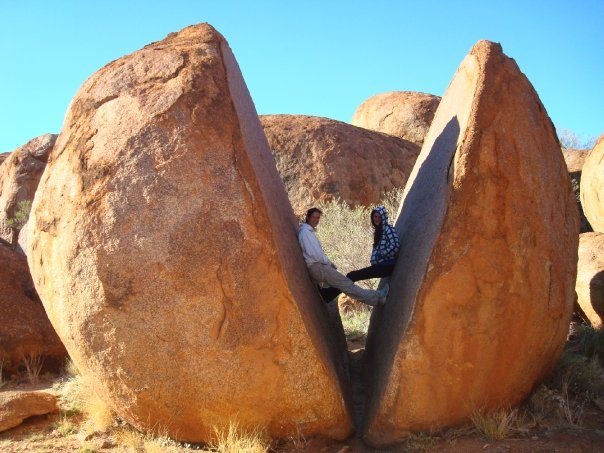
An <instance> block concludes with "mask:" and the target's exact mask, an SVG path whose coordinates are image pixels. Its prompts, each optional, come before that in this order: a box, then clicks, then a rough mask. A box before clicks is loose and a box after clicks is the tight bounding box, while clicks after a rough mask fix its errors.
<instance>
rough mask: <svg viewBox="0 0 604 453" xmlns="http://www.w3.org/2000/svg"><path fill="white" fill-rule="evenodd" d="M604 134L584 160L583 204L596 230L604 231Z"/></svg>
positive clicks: (582, 175)
mask: <svg viewBox="0 0 604 453" xmlns="http://www.w3.org/2000/svg"><path fill="white" fill-rule="evenodd" d="M603 194H604V135H603V136H601V137H600V138H599V139H598V141H597V142H596V144H595V146H594V147H593V148H592V150H591V151H590V152H589V154H588V155H587V157H586V158H585V161H584V162H583V172H582V174H581V205H582V206H583V211H584V212H585V216H586V217H587V220H589V223H590V224H591V226H592V228H593V229H594V231H598V232H600V233H604V195H603Z"/></svg>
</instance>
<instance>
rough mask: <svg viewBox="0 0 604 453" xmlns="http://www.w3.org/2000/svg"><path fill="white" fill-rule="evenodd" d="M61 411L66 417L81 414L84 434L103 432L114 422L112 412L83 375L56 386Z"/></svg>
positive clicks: (75, 376)
mask: <svg viewBox="0 0 604 453" xmlns="http://www.w3.org/2000/svg"><path fill="white" fill-rule="evenodd" d="M73 370H74V368H72V371H73ZM57 390H58V391H59V403H60V407H61V410H62V411H63V412H64V413H65V415H67V416H71V415H75V414H82V415H83V416H84V421H83V424H82V427H83V428H84V430H85V431H86V432H105V431H107V430H108V429H109V428H110V427H111V426H112V425H113V422H114V414H113V411H112V410H111V409H110V408H109V406H108V405H107V403H105V401H103V400H102V399H101V398H100V397H99V395H98V394H97V393H96V391H95V390H94V388H93V386H92V382H91V381H90V379H89V378H87V377H86V376H84V375H80V374H78V375H72V376H71V377H69V378H67V379H66V380H65V381H63V382H61V383H60V384H59V385H58V388H57Z"/></svg>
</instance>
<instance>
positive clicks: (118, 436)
mask: <svg viewBox="0 0 604 453" xmlns="http://www.w3.org/2000/svg"><path fill="white" fill-rule="evenodd" d="M114 437H115V441H116V443H117V445H119V446H121V447H125V448H127V449H130V450H133V451H141V452H145V453H176V452H182V451H187V449H186V448H181V447H180V445H179V444H178V443H177V442H175V441H174V440H172V439H170V438H168V436H167V435H162V434H156V435H151V434H142V433H139V432H138V431H134V430H133V429H129V428H126V429H120V430H118V431H116V433H115V436H114ZM198 451H200V450H198Z"/></svg>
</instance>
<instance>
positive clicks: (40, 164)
mask: <svg viewBox="0 0 604 453" xmlns="http://www.w3.org/2000/svg"><path fill="white" fill-rule="evenodd" d="M56 140H57V135H55V134H44V135H41V136H39V137H36V138H34V139H32V140H30V141H29V142H27V143H26V144H25V145H23V146H20V147H19V148H17V149H16V150H15V151H13V152H12V153H10V154H9V156H8V157H7V158H6V160H5V161H4V162H2V164H1V165H0V237H2V239H4V240H6V241H8V242H10V243H13V244H15V243H16V241H17V237H16V233H17V232H16V231H15V230H13V229H12V228H10V227H9V226H8V225H7V224H6V221H7V219H10V218H13V216H14V215H15V211H16V210H17V204H18V203H19V202H20V201H24V200H29V201H31V200H33V199H34V195H35V193H36V189H37V187H38V183H39V182H40V178H41V177H42V173H43V172H44V168H46V162H48V156H49V154H50V152H51V151H52V148H53V146H54V144H55V142H56Z"/></svg>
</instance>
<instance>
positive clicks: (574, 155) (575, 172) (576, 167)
mask: <svg viewBox="0 0 604 453" xmlns="http://www.w3.org/2000/svg"><path fill="white" fill-rule="evenodd" d="M589 151H590V150H589V149H562V155H563V156H564V160H565V162H566V168H568V174H569V175H570V180H571V183H572V186H573V192H574V193H575V199H576V200H577V208H578V209H579V219H580V220H581V228H580V231H581V233H587V232H590V231H593V228H592V227H591V225H590V224H589V221H588V220H587V217H585V213H584V212H583V206H581V191H580V189H581V172H582V171H583V163H584V162H585V158H586V157H587V156H588V154H589Z"/></svg>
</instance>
